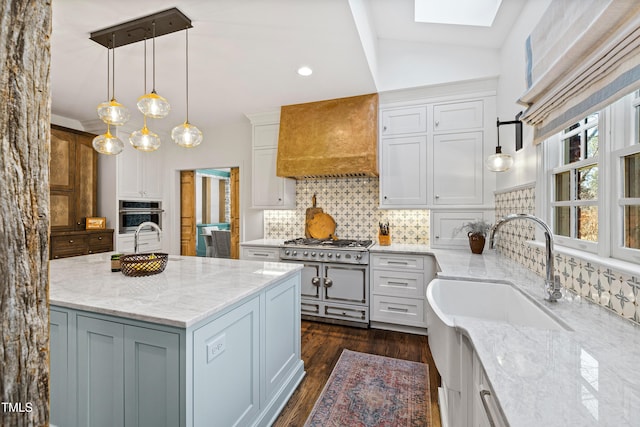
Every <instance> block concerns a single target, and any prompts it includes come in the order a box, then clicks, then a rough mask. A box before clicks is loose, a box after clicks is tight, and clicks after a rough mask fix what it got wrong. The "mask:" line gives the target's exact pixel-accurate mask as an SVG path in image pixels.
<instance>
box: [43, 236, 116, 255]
mask: <svg viewBox="0 0 640 427" xmlns="http://www.w3.org/2000/svg"><path fill="white" fill-rule="evenodd" d="M50 247H51V254H50V258H51V259H58V258H66V257H71V256H78V255H89V254H96V253H100V252H109V251H112V250H113V229H105V230H82V231H61V232H58V233H51V245H50Z"/></svg>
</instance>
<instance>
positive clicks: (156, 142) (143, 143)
mask: <svg viewBox="0 0 640 427" xmlns="http://www.w3.org/2000/svg"><path fill="white" fill-rule="evenodd" d="M129 142H130V143H131V145H133V148H135V149H136V150H140V151H156V150H157V149H158V148H159V147H160V137H159V136H158V135H157V134H155V133H153V132H151V131H150V130H149V129H148V128H147V124H146V123H145V124H144V126H143V127H142V129H140V130H137V131H135V132H133V133H132V134H131V135H130V136H129Z"/></svg>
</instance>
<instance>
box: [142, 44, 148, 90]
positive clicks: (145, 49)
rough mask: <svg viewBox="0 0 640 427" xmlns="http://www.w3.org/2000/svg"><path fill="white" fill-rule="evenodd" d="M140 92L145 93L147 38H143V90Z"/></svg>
mask: <svg viewBox="0 0 640 427" xmlns="http://www.w3.org/2000/svg"><path fill="white" fill-rule="evenodd" d="M142 93H147V38H146V37H145V38H144V90H143V91H142Z"/></svg>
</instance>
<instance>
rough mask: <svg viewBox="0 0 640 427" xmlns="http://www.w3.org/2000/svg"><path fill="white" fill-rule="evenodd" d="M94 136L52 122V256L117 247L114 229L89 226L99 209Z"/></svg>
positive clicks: (50, 198)
mask: <svg viewBox="0 0 640 427" xmlns="http://www.w3.org/2000/svg"><path fill="white" fill-rule="evenodd" d="M94 137H95V135H93V134H90V133H87V132H82V131H79V130H74V129H68V128H64V127H61V126H56V125H51V164H50V167H49V171H50V172H49V190H50V197H49V206H50V213H51V242H50V245H49V247H50V258H51V259H55V258H65V257H70V256H77V255H88V254H92V253H98V252H108V251H112V250H113V230H111V229H109V230H85V227H86V220H87V217H94V216H96V212H97V200H98V197H97V196H98V153H97V152H96V151H95V150H94V149H93V145H92V141H93V138H94Z"/></svg>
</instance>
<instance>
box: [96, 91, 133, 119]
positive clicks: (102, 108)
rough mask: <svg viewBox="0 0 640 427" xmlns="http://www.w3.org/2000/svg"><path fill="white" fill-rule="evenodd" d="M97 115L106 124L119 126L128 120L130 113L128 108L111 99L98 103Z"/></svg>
mask: <svg viewBox="0 0 640 427" xmlns="http://www.w3.org/2000/svg"><path fill="white" fill-rule="evenodd" d="M97 110H98V117H100V119H101V120H102V121H103V122H105V123H106V124H108V125H114V126H120V125H123V124H125V123H127V122H128V121H129V117H131V114H130V113H129V109H128V108H127V107H125V106H124V105H122V104H120V103H119V102H118V101H116V100H115V98H114V99H112V100H111V101H109V102H103V103H102V104H100V105H98V108H97Z"/></svg>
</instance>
